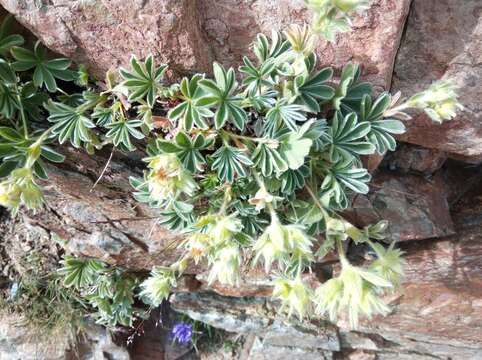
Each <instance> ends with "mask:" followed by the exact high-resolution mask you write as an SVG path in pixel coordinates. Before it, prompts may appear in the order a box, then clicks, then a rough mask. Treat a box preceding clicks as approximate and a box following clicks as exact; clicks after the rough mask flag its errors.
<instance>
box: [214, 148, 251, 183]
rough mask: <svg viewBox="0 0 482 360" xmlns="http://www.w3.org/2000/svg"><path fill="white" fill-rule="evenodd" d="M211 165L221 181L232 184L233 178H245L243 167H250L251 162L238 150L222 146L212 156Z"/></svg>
mask: <svg viewBox="0 0 482 360" xmlns="http://www.w3.org/2000/svg"><path fill="white" fill-rule="evenodd" d="M212 159H214V162H213V164H212V165H211V167H212V169H213V170H216V171H217V173H218V177H219V178H220V179H221V180H222V181H226V182H229V183H232V182H233V181H234V178H235V177H236V176H237V177H245V176H246V169H245V168H244V166H252V165H253V162H252V161H251V159H250V158H249V157H248V156H246V154H245V153H244V152H242V151H241V150H240V149H238V148H235V147H232V146H229V145H223V146H222V147H220V148H219V149H218V150H217V151H216V152H215V153H214V154H213V155H212Z"/></svg>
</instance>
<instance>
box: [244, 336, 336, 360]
mask: <svg viewBox="0 0 482 360" xmlns="http://www.w3.org/2000/svg"><path fill="white" fill-rule="evenodd" d="M272 359H277V360H331V359H333V356H332V353H331V352H326V351H320V350H315V349H312V350H309V349H302V348H297V347H287V346H272V345H269V344H265V343H264V342H263V341H262V340H261V339H259V338H257V339H256V340H255V342H254V344H253V347H252V348H251V351H250V353H249V356H248V359H247V360H272Z"/></svg>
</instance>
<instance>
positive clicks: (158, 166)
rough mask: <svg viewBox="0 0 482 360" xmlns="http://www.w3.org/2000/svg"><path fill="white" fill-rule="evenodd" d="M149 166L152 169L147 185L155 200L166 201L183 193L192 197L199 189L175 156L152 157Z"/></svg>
mask: <svg viewBox="0 0 482 360" xmlns="http://www.w3.org/2000/svg"><path fill="white" fill-rule="evenodd" d="M147 166H148V167H149V168H150V169H151V170H150V171H149V173H148V175H147V184H148V187H149V192H150V194H151V198H152V199H153V200H156V201H164V200H167V199H168V198H169V197H171V196H175V195H176V194H177V193H181V192H182V193H185V194H187V195H192V194H193V193H194V191H195V190H196V189H197V187H198V186H197V184H196V182H195V181H194V179H193V178H192V176H191V175H190V174H189V173H188V172H187V171H185V170H184V169H183V168H182V164H181V162H180V161H179V159H178V158H177V157H176V155H175V154H161V155H157V156H155V157H152V158H150V159H149V163H148V165H147Z"/></svg>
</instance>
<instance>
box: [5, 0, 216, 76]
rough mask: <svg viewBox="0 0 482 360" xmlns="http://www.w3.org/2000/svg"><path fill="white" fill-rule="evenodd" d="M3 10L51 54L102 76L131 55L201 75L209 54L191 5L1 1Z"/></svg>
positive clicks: (155, 0) (175, 1)
mask: <svg viewBox="0 0 482 360" xmlns="http://www.w3.org/2000/svg"><path fill="white" fill-rule="evenodd" d="M1 4H2V5H3V6H4V7H5V9H7V11H9V12H11V13H13V14H14V15H15V16H16V18H17V20H18V21H19V22H20V23H22V24H23V25H24V26H26V27H27V28H29V29H30V30H31V31H32V32H33V33H34V34H35V35H36V36H37V37H38V38H39V39H41V40H42V42H44V43H45V44H46V45H47V46H48V47H49V48H51V49H52V50H54V51H56V52H58V53H61V54H63V55H66V56H68V57H70V58H72V59H74V60H75V61H77V62H78V63H84V64H86V65H88V66H89V68H90V69H91V71H92V72H93V73H94V74H95V75H97V76H98V77H100V78H101V79H103V76H104V73H105V72H106V71H107V70H109V69H111V68H113V69H115V68H117V67H118V66H119V65H126V64H127V63H128V60H129V58H130V56H131V55H133V54H134V55H137V56H138V57H146V56H147V55H149V54H150V53H152V54H153V55H154V56H155V57H156V59H157V61H159V62H164V63H169V65H170V66H171V69H173V70H175V71H177V72H180V73H184V72H189V71H192V70H194V69H196V70H200V71H205V70H207V69H208V68H209V66H208V64H210V62H211V56H210V49H209V46H206V44H205V40H204V38H203V35H202V33H201V32H200V31H199V20H198V18H197V15H196V14H197V10H196V2H194V1H190V0H182V1H179V0H150V1H143V0H134V1H128V2H126V1H122V0H114V1H108V0H87V1H85V0H75V1H70V0H67V1H65V0H54V1H35V0H27V1H20V2H19V1H16V0H4V1H1Z"/></svg>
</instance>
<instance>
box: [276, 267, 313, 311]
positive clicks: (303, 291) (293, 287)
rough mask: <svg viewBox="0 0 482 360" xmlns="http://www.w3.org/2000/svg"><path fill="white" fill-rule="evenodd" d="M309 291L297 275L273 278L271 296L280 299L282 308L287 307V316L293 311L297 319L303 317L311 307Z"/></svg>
mask: <svg viewBox="0 0 482 360" xmlns="http://www.w3.org/2000/svg"><path fill="white" fill-rule="evenodd" d="M311 292H312V291H311V289H310V288H309V287H308V286H306V284H305V283H304V282H303V281H302V280H301V278H300V277H299V276H297V277H296V278H294V279H287V278H278V279H276V280H274V288H273V298H275V299H278V300H280V301H281V306H282V309H286V308H287V309H288V316H291V315H292V314H293V313H294V312H295V313H296V314H297V316H298V318H299V319H303V317H304V316H305V315H306V313H308V312H309V310H310V309H311V300H310V297H311Z"/></svg>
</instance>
